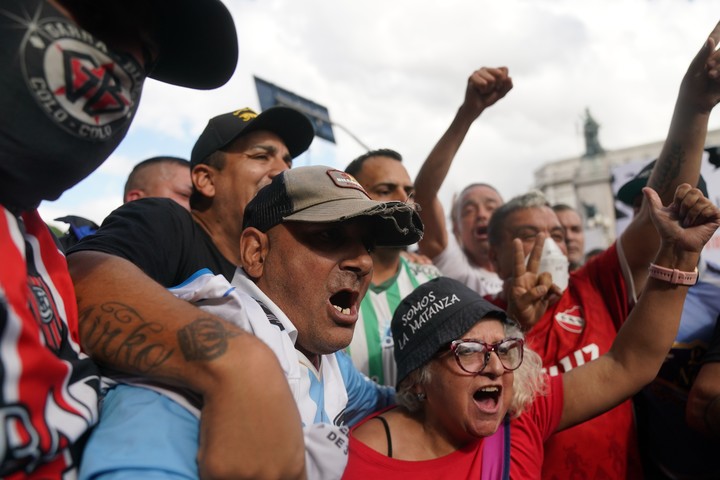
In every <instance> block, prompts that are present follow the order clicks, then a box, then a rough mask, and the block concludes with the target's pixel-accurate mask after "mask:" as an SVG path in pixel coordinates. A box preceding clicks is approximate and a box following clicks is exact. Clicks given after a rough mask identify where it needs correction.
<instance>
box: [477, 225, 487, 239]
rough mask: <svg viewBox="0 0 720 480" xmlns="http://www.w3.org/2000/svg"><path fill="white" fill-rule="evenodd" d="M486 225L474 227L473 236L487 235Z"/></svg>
mask: <svg viewBox="0 0 720 480" xmlns="http://www.w3.org/2000/svg"><path fill="white" fill-rule="evenodd" d="M487 231H488V228H487V225H480V226H479V227H477V228H475V236H476V237H486V236H487Z"/></svg>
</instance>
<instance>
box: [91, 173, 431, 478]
mask: <svg viewBox="0 0 720 480" xmlns="http://www.w3.org/2000/svg"><path fill="white" fill-rule="evenodd" d="M243 226H244V229H243V232H242V235H241V240H240V245H239V246H238V250H239V258H240V261H239V267H240V268H238V269H237V270H236V272H235V274H234V277H233V278H232V282H231V283H230V282H228V281H227V279H226V278H225V277H224V276H222V275H215V274H213V273H212V272H210V271H208V270H207V269H202V270H199V271H197V272H194V273H192V274H191V275H189V276H188V278H187V279H185V280H184V281H183V282H181V283H180V284H178V285H176V286H174V287H173V288H171V289H170V292H171V293H172V294H174V295H176V296H177V297H179V298H181V299H183V300H186V301H190V302H192V303H194V304H195V305H197V306H198V307H200V308H201V309H202V310H203V311H204V312H208V313H211V314H213V315H216V316H219V317H221V318H226V319H228V320H230V321H233V322H234V323H236V324H238V325H239V326H241V327H242V328H244V329H245V330H248V331H251V332H252V333H254V334H255V335H257V336H258V337H260V338H261V339H262V340H263V341H264V342H265V343H266V344H267V345H269V346H270V347H271V348H272V349H273V351H274V352H275V354H276V355H277V357H278V359H279V361H280V364H281V366H282V368H283V370H284V372H285V375H286V377H287V380H288V382H289V383H290V387H291V390H292V392H293V396H294V398H295V402H296V403H297V406H298V409H299V410H300V416H301V420H302V424H303V427H304V431H305V439H306V441H305V446H306V449H307V451H308V455H307V462H306V465H307V467H308V470H307V474H308V478H339V477H340V475H341V474H342V471H343V469H344V466H345V462H346V459H347V436H346V431H344V430H342V429H338V428H336V427H344V426H346V425H347V426H351V425H353V424H354V423H355V422H357V421H358V420H360V419H361V418H363V417H364V416H365V415H367V414H369V413H372V412H374V411H376V410H378V409H379V408H382V407H384V406H387V405H388V404H389V403H390V402H391V401H392V399H393V394H394V392H393V390H392V389H389V388H383V387H380V386H378V385H376V384H375V383H373V382H371V381H369V380H368V379H367V377H365V376H364V375H362V374H360V373H359V372H358V371H357V370H356V369H355V368H354V367H353V365H352V363H351V362H350V360H349V358H347V356H346V355H345V354H344V353H343V352H342V351H341V350H342V349H344V348H345V347H347V345H348V344H349V343H350V340H351V338H352V335H353V330H354V327H355V323H356V322H357V319H358V315H359V310H360V300H361V298H362V297H363V295H364V294H365V292H366V290H367V288H368V285H369V283H370V277H371V272H372V268H373V262H372V258H371V257H370V253H371V252H372V250H373V249H374V248H375V246H376V245H377V246H384V247H390V248H401V247H403V246H405V245H407V244H412V243H415V242H416V241H417V240H418V239H419V238H420V237H421V235H422V224H421V223H420V219H419V217H418V215H417V214H416V213H415V211H414V210H413V209H412V208H411V207H410V206H408V205H406V204H405V203H402V202H396V201H388V202H377V201H373V200H370V198H369V197H368V195H367V194H366V193H365V191H364V190H363V188H362V187H361V186H360V184H358V183H357V181H356V180H355V179H354V178H353V177H352V176H350V175H348V174H346V173H344V172H341V171H338V170H334V169H331V168H329V167H324V166H312V167H300V168H296V169H292V170H286V171H284V172H282V173H281V174H279V175H278V176H276V177H275V178H274V179H273V181H272V183H270V185H268V186H266V187H264V188H262V189H261V190H260V191H259V192H258V194H257V196H256V197H255V198H254V199H253V200H252V201H251V202H250V203H249V204H248V205H247V207H246V209H245V217H244V221H243ZM237 368H238V369H245V368H247V365H246V363H241V364H238V365H237ZM148 386H149V387H152V389H150V388H142V387H140V386H129V385H120V386H118V387H116V388H114V389H113V390H111V392H110V393H109V394H108V397H107V398H106V399H105V410H104V411H103V417H102V421H101V422H100V425H99V426H98V429H97V430H96V431H95V433H94V434H93V436H92V438H91V440H90V442H89V443H88V447H87V454H86V457H85V459H84V461H83V466H82V471H81V478H83V479H84V478H88V479H89V478H98V476H101V475H103V474H108V473H112V474H113V475H114V477H113V478H117V477H118V476H120V475H124V476H127V477H128V478H137V477H144V476H147V475H148V474H151V473H163V474H168V473H171V474H173V475H177V476H181V477H183V478H195V477H197V475H198V472H197V467H196V465H195V457H196V454H197V438H198V418H197V416H198V413H199V412H198V411H197V409H196V408H194V407H193V405H192V401H191V399H187V398H184V397H182V396H178V395H177V393H178V392H170V391H168V390H161V391H158V389H157V388H155V387H154V386H151V385H145V387H148ZM180 406H182V407H184V408H181V407H180ZM255 407H256V408H257V409H258V410H262V409H264V408H267V406H266V405H264V404H257V405H256V406H255ZM106 412H107V413H106ZM240 420H241V419H237V421H240ZM227 421H228V422H229V423H235V422H234V419H232V418H228V419H227ZM280 421H282V420H281V419H277V420H275V421H274V422H273V423H272V428H270V429H271V430H274V429H276V428H278V423H279V422H280ZM169 428H171V429H172V440H173V441H172V442H161V441H159V440H160V439H161V438H163V437H164V435H165V434H164V433H163V432H166V431H167V429H169ZM118 444H121V445H125V446H126V447H125V448H122V449H118V448H117V445H118Z"/></svg>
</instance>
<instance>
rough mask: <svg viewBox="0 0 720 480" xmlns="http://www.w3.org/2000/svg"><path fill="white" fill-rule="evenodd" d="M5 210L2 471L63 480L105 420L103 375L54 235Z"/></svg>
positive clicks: (34, 216) (0, 336)
mask: <svg viewBox="0 0 720 480" xmlns="http://www.w3.org/2000/svg"><path fill="white" fill-rule="evenodd" d="M0 213H2V217H0V251H1V252H2V254H1V255H0V258H2V266H1V267H0V342H2V345H1V346H0V357H1V363H0V365H1V367H2V369H1V370H0V379H2V391H1V392H0V413H1V416H0V418H1V419H2V424H1V425H0V432H1V433H0V434H1V435H2V438H0V461H1V462H2V463H1V464H0V476H1V477H2V478H10V479H14V478H28V477H30V478H62V477H63V476H64V475H65V474H67V473H68V471H69V470H72V469H73V468H75V465H76V463H77V459H78V455H77V454H78V448H77V446H78V444H79V443H82V442H81V439H82V438H83V437H84V435H85V434H87V433H88V431H89V429H90V427H91V426H92V425H94V424H95V422H97V416H98V391H99V387H100V379H99V374H98V371H97V368H96V367H95V365H94V364H93V363H92V362H91V361H90V359H89V358H88V357H87V356H86V355H84V354H82V353H81V352H80V348H79V346H78V323H77V322H78V318H77V306H76V303H75V292H74V289H73V286H72V282H71V280H70V275H69V274H68V269H67V265H66V263H65V257H64V256H63V255H62V254H61V253H60V251H59V250H58V248H57V245H56V243H55V240H54V238H53V237H52V234H51V233H50V231H49V230H48V228H47V226H46V225H45V224H44V223H43V221H42V219H41V218H40V216H39V215H38V213H37V212H36V211H34V212H30V213H25V214H23V215H22V217H21V218H20V219H19V218H18V217H15V216H14V215H13V214H11V213H10V212H9V211H7V210H6V209H4V208H2V207H0Z"/></svg>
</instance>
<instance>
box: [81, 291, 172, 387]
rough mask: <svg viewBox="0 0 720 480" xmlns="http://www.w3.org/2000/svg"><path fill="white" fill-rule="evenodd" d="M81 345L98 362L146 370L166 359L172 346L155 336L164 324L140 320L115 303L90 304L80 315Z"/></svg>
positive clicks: (126, 307) (124, 307)
mask: <svg viewBox="0 0 720 480" xmlns="http://www.w3.org/2000/svg"><path fill="white" fill-rule="evenodd" d="M79 320H80V338H81V339H82V344H83V347H84V348H85V349H86V350H88V351H89V352H90V353H91V355H92V356H93V357H95V358H97V360H99V361H100V362H103V363H110V364H112V366H113V368H115V369H118V370H129V371H132V372H141V373H144V372H149V371H151V370H153V369H154V368H156V367H159V366H160V365H162V364H163V363H165V361H167V359H169V358H170V357H171V356H172V355H173V353H174V349H173V348H171V347H169V346H168V345H166V344H164V343H162V342H160V341H157V339H156V338H154V337H155V336H156V335H157V334H159V333H162V331H163V329H164V328H163V326H162V325H160V324H158V323H155V322H148V321H146V320H145V319H143V318H142V317H141V316H140V314H138V312H137V311H135V310H134V309H133V308H131V307H129V306H127V305H124V304H122V303H117V302H108V303H104V304H102V305H99V306H97V305H91V306H89V307H87V308H85V309H83V310H82V311H81V312H80V314H79Z"/></svg>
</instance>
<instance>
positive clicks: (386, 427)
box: [375, 415, 392, 458]
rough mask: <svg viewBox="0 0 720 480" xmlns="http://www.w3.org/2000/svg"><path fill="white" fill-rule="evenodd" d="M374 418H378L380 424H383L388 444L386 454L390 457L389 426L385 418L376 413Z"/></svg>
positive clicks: (390, 440)
mask: <svg viewBox="0 0 720 480" xmlns="http://www.w3.org/2000/svg"><path fill="white" fill-rule="evenodd" d="M375 418H377V419H378V420H380V422H382V424H383V428H384V429H385V437H387V444H388V450H387V451H388V453H387V456H388V457H390V458H392V439H391V438H390V426H389V425H388V423H387V420H385V419H384V418H383V417H381V416H379V415H378V416H377V417H375Z"/></svg>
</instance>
